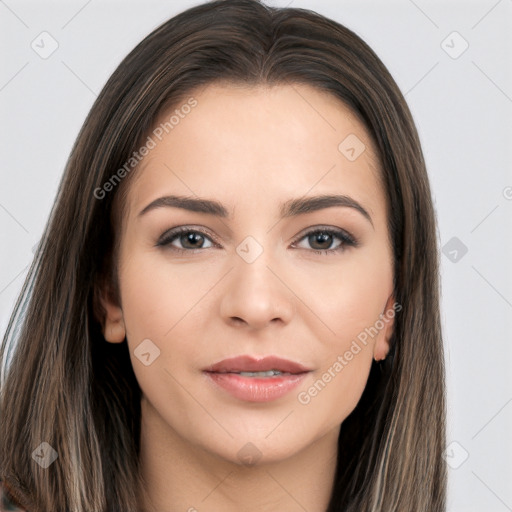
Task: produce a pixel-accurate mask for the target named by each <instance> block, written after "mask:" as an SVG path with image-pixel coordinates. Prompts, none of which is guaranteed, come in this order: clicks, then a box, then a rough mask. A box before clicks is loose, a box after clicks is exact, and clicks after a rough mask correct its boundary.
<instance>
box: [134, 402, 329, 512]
mask: <svg viewBox="0 0 512 512" xmlns="http://www.w3.org/2000/svg"><path fill="white" fill-rule="evenodd" d="M141 405H142V409H141V412H142V421H141V448H140V463H141V472H142V478H143V480H144V482H145V488H144V489H142V493H141V495H142V505H143V509H142V510H143V511H144V512H185V511H186V512H201V511H203V510H208V512H239V511H240V510H242V509H243V510H244V511H246V512H262V511H264V512H274V511H276V512H277V511H282V510H286V511H287V512H304V510H307V511H308V512H325V511H326V509H327V506H328V503H329V499H330V496H331V492H332V487H333V479H334V474H335V470H336V454H337V443H338V434H339V428H336V429H333V430H331V431H329V432H327V433H326V434H325V435H324V436H323V437H321V438H320V439H318V440H316V441H315V442H313V443H312V444H311V445H309V446H308V447H306V448H305V449H303V450H302V451H300V452H298V453H296V454H294V455H293V456H291V457H289V458H287V459H286V460H280V461H276V462H268V463H265V464H258V463H255V464H254V465H244V464H239V463H235V462H232V461H229V460H226V459H224V458H221V457H219V456H217V455H215V454H212V453H211V452H207V451H205V450H204V449H202V448H201V447H198V446H195V445H192V444H191V443H189V442H188V441H187V440H186V439H184V438H183V437H182V436H180V435H178V433H177V432H176V431H174V430H173V429H172V428H171V427H170V426H169V425H168V424H167V423H166V422H165V421H164V420H163V419H162V418H161V416H160V415H159V414H158V413H157V412H156V411H155V410H154V409H153V407H152V406H151V405H150V404H149V403H148V402H147V401H146V400H144V399H143V400H142V404H141Z"/></svg>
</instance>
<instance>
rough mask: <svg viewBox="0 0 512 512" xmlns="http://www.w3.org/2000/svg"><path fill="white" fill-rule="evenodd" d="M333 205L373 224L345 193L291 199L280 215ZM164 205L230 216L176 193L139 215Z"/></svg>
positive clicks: (210, 202) (218, 206)
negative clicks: (342, 207)
mask: <svg viewBox="0 0 512 512" xmlns="http://www.w3.org/2000/svg"><path fill="white" fill-rule="evenodd" d="M333 206H344V207H348V208H354V209H355V210H357V211H358V212H359V213H361V214H362V215H363V216H364V217H365V218H366V219H367V220H368V221H369V222H370V224H371V225H372V226H373V221H372V218H371V216H370V214H369V213H368V211H367V210H366V209H365V208H363V206H362V205H361V204H359V203H358V202H357V201H356V200H355V199H352V198H351V197H349V196H345V195H320V196H313V197H304V198H299V199H291V200H289V201H286V202H285V203H283V204H282V205H281V210H280V215H281V218H285V217H294V216H297V215H303V214H305V213H311V212H315V211H317V210H323V209H324V208H330V207H333ZM162 207H173V208H181V209H183V210H188V211H191V212H198V213H206V214H208V215H215V216H217V217H222V218H228V217H229V212H228V210H227V209H226V208H225V207H224V206H223V205H222V204H221V203H219V202H218V201H214V200H210V199H203V198H197V197H190V196H176V195H170V196H162V197H159V198H158V199H155V200H154V201H152V202H151V203H149V204H148V205H147V206H146V207H145V208H143V209H142V210H141V211H140V212H139V214H138V217H141V216H142V215H144V214H146V213H147V212H149V211H151V210H154V209H156V208H162Z"/></svg>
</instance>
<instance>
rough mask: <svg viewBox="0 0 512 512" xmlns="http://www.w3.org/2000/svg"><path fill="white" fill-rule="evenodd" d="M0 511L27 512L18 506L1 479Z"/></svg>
mask: <svg viewBox="0 0 512 512" xmlns="http://www.w3.org/2000/svg"><path fill="white" fill-rule="evenodd" d="M0 511H1V512H28V511H26V510H25V509H23V508H20V507H19V506H18V505H17V503H16V501H15V499H14V497H13V496H12V494H11V493H10V492H9V489H8V487H7V486H6V485H5V483H4V482H2V480H0Z"/></svg>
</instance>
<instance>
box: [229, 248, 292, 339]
mask: <svg viewBox="0 0 512 512" xmlns="http://www.w3.org/2000/svg"><path fill="white" fill-rule="evenodd" d="M269 252H270V251H264V252H263V254H261V255H260V256H259V257H258V258H257V259H256V260H255V261H253V262H252V263H248V262H246V261H244V260H243V259H242V258H240V257H239V256H238V255H235V256H234V264H235V268H234V269H233V270H232V271H231V272H229V274H228V281H227V282H226V285H225V289H224V293H223V295H222V302H221V308H220V310H221V315H222V317H223V319H224V321H225V322H227V323H228V324H230V325H231V326H233V327H245V328H246V329H253V330H259V329H263V328H265V327H266V326H269V325H271V324H279V323H281V324H288V323H289V322H290V320H291V318H292V316H293V311H294V294H293V292H292V291H291V289H290V287H289V284H288V283H287V279H286V277H285V276H284V275H283V272H281V271H280V270H279V268H280V267H279V266H278V265H277V263H276V261H275V260H272V259H271V258H269V257H267V254H268V253H269Z"/></svg>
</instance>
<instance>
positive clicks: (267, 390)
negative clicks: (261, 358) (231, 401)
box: [205, 372, 309, 402]
mask: <svg viewBox="0 0 512 512" xmlns="http://www.w3.org/2000/svg"><path fill="white" fill-rule="evenodd" d="M205 373H206V375H208V377H209V378H210V379H211V380H212V381H213V382H215V384H217V385H218V386H220V387H221V388H223V389H225V390H226V391H227V392H228V393H230V394H231V395H233V396H234V397H235V398H239V399H240V400H245V401H247V402H270V401H272V400H277V399H278V398H281V397H282V396H284V395H286V394H287V393H289V392H290V391H292V390H293V389H294V388H296V387H297V386H298V385H299V384H300V383H301V382H302V381H303V380H304V379H305V378H306V376H307V375H308V373H309V372H304V373H299V374H296V375H284V376H276V377H243V376H242V375H239V374H237V373H215V372H205Z"/></svg>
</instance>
